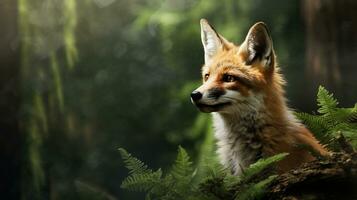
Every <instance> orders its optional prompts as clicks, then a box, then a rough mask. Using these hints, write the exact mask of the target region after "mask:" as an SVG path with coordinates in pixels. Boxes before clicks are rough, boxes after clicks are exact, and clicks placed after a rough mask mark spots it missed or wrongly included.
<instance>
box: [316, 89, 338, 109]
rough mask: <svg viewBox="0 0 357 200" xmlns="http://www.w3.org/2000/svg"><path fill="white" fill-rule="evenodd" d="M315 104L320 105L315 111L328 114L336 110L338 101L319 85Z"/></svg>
mask: <svg viewBox="0 0 357 200" xmlns="http://www.w3.org/2000/svg"><path fill="white" fill-rule="evenodd" d="M317 105H318V106H319V107H320V108H319V109H318V110H317V111H318V112H319V113H320V114H328V113H331V112H333V111H335V110H336V108H337V105H338V102H337V100H336V99H335V98H334V97H333V94H332V93H331V94H330V93H329V92H328V91H327V90H326V89H325V88H324V87H322V86H320V87H319V91H318V93H317Z"/></svg>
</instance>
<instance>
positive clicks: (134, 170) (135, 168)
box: [118, 148, 152, 174]
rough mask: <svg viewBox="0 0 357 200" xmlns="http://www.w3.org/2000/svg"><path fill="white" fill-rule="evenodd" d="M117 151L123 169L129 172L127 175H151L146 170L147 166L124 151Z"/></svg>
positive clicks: (121, 149) (148, 170)
mask: <svg viewBox="0 0 357 200" xmlns="http://www.w3.org/2000/svg"><path fill="white" fill-rule="evenodd" d="M118 150H119V152H120V155H121V157H122V159H123V161H124V164H125V167H126V168H127V169H128V170H129V174H143V173H152V170H150V169H148V166H147V165H146V164H145V163H144V162H142V161H141V160H139V159H137V158H135V157H134V156H132V155H131V154H130V153H128V152H127V151H126V150H125V149H123V148H119V149H118Z"/></svg>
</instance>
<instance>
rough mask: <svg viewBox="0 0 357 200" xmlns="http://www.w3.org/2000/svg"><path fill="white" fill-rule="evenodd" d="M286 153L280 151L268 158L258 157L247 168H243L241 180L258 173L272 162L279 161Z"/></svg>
mask: <svg viewBox="0 0 357 200" xmlns="http://www.w3.org/2000/svg"><path fill="white" fill-rule="evenodd" d="M287 155H289V154H288V153H280V154H277V155H274V156H271V157H268V158H263V159H259V160H258V161H257V162H255V163H253V164H251V165H250V166H249V167H248V168H247V169H245V170H244V173H243V175H242V179H243V180H248V179H250V178H251V177H253V176H254V175H256V174H258V173H260V172H261V171H263V170H264V169H266V168H267V167H269V166H271V165H272V164H273V163H276V162H279V161H281V160H282V159H284V158H285V157H286V156H287Z"/></svg>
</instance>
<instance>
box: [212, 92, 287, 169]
mask: <svg viewBox="0 0 357 200" xmlns="http://www.w3.org/2000/svg"><path fill="white" fill-rule="evenodd" d="M270 97H271V96H270ZM267 101H274V103H275V104H277V105H278V107H279V109H278V110H270V109H274V107H273V108H271V107H270V106H267V104H268V102H267ZM269 108H270V109H269ZM232 111H233V112H231V113H213V123H214V127H215V137H216V139H217V146H218V150H217V152H218V156H219V157H220V161H221V162H222V164H223V165H224V166H225V167H227V168H229V169H231V171H232V173H233V174H240V173H241V172H242V171H243V170H244V168H246V167H248V166H249V165H250V164H252V163H254V162H255V161H257V160H258V159H259V158H261V157H262V156H263V152H262V147H263V145H264V143H263V141H262V140H261V138H260V136H261V133H262V132H263V131H264V129H266V128H272V127H273V128H274V127H275V129H274V130H282V132H284V131H283V129H284V127H288V126H291V124H290V122H289V119H288V118H290V117H289V116H292V115H291V113H290V112H289V110H288V108H287V107H286V104H285V100H284V98H283V96H282V95H279V96H276V97H275V98H273V99H272V98H269V99H267V98H265V97H264V96H263V95H255V96H254V98H253V99H252V100H251V101H249V102H248V103H247V104H242V105H239V106H236V107H235V108H232ZM282 134H283V133H282Z"/></svg>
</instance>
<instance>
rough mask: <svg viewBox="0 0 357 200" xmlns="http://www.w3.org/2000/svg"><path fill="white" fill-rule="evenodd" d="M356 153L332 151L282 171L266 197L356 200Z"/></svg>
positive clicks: (275, 199) (275, 198) (295, 199)
mask: <svg viewBox="0 0 357 200" xmlns="http://www.w3.org/2000/svg"><path fill="white" fill-rule="evenodd" d="M356 188H357V154H356V153H352V154H345V153H335V154H334V155H333V156H331V158H329V159H327V160H322V161H321V160H319V161H314V162H311V163H306V164H305V165H304V166H303V167H301V168H299V169H296V170H292V171H290V172H288V173H284V174H282V175H281V176H279V177H278V178H277V180H276V181H274V182H273V184H272V185H270V187H269V191H268V193H267V195H266V198H265V199H271V200H273V199H274V200H278V199H285V200H288V199H291V200H292V199H294V200H298V199H301V200H303V199H309V200H328V199H344V200H352V199H357V191H356Z"/></svg>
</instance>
